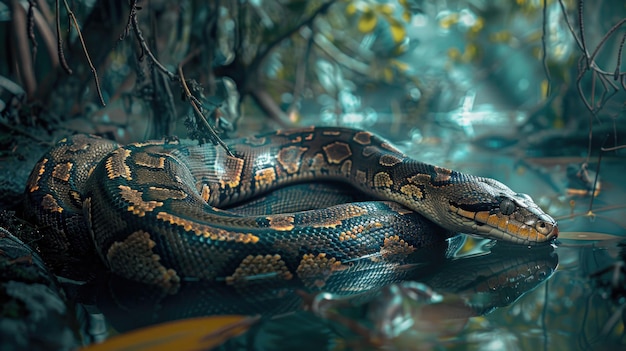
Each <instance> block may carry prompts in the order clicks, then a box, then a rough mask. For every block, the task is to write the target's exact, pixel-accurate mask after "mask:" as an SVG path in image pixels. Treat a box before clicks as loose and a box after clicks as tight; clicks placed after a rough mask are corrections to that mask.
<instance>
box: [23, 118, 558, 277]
mask: <svg viewBox="0 0 626 351" xmlns="http://www.w3.org/2000/svg"><path fill="white" fill-rule="evenodd" d="M228 146H229V148H230V150H231V151H232V154H233V155H232V156H231V155H228V154H227V153H226V151H224V150H223V149H221V148H219V147H215V146H213V145H200V146H197V145H196V146H183V145H178V144H177V143H170V142H164V141H150V142H145V143H136V144H130V145H127V146H123V147H119V146H118V145H117V144H115V143H113V142H111V141H106V140H103V139H99V138H95V137H88V136H84V135H80V136H75V137H73V138H70V139H66V140H63V141H61V142H60V143H59V145H58V146H56V147H55V148H54V149H52V150H51V151H50V152H49V153H48V154H46V155H45V156H44V157H43V158H42V159H41V160H40V161H39V163H38V164H37V166H36V167H35V169H34V170H33V173H32V174H31V177H30V179H29V182H28V185H27V189H26V194H27V197H28V200H29V203H30V206H31V207H32V208H33V210H34V211H35V213H36V214H37V217H38V219H39V221H40V222H41V223H42V224H44V225H49V226H51V227H52V228H53V229H54V233H55V234H54V235H53V239H51V240H52V242H53V246H57V248H58V249H59V251H67V252H70V254H72V255H77V256H81V255H83V256H85V257H86V256H88V255H91V253H92V252H93V250H90V248H91V247H92V246H93V244H95V249H96V252H97V253H98V255H99V256H100V258H101V259H102V261H104V262H105V264H106V265H107V266H108V267H109V268H110V269H111V270H112V271H113V272H115V273H118V274H120V275H122V276H123V277H126V278H129V279H133V280H137V281H141V282H147V283H151V284H158V285H162V286H164V287H170V286H172V285H173V284H176V283H177V282H178V281H179V280H180V279H181V277H183V278H189V279H200V280H209V281H210V280H216V279H224V280H225V281H226V282H228V283H237V282H240V281H244V280H245V279H247V277H250V276H255V275H263V274H273V275H276V276H278V277H280V278H283V279H292V278H294V277H297V278H300V279H304V278H306V277H307V276H308V277H311V276H320V275H324V274H328V273H329V272H332V271H334V270H340V269H345V268H346V267H347V266H349V263H350V262H353V261H355V260H358V259H363V258H365V259H367V260H372V261H383V262H385V261H388V262H399V261H401V260H402V259H404V258H405V257H406V256H407V255H409V254H410V253H411V252H413V251H414V250H416V248H418V247H420V246H422V244H423V242H424V241H425V240H430V239H429V235H430V236H432V235H433V234H432V233H431V232H441V233H443V234H442V235H445V233H447V232H448V231H452V232H464V233H470V234H478V235H481V236H485V237H490V238H495V239H502V240H506V241H511V242H515V243H519V244H524V245H534V244H537V243H542V242H546V241H549V240H550V239H552V238H554V237H556V236H557V234H558V229H557V227H556V223H555V221H554V220H553V219H552V218H551V217H550V216H548V215H547V214H545V213H543V212H542V211H541V210H540V209H539V207H538V206H537V205H536V204H534V203H533V202H532V200H531V199H530V198H529V197H528V196H527V195H523V194H517V193H515V192H513V191H512V190H511V189H509V188H508V187H507V186H505V185H503V184H502V183H500V182H498V181H495V180H493V179H489V178H481V177H475V176H471V175H467V174H463V173H460V172H456V171H453V170H449V169H446V168H442V167H437V166H432V165H428V164H425V163H422V162H418V161H416V160H413V159H411V158H409V157H407V156H405V155H404V154H403V153H402V152H400V151H398V150H397V149H396V148H394V147H393V146H391V145H390V144H389V143H388V142H386V141H385V140H383V139H381V138H379V137H377V136H375V135H373V134H371V133H369V132H365V131H359V130H352V129H344V128H313V127H311V128H305V129H299V130H290V131H279V132H276V133H272V134H267V135H263V136H258V137H250V138H246V139H240V140H234V141H231V142H229V143H228ZM96 165H97V166H96ZM319 181H339V182H345V183H348V184H350V185H351V186H353V187H355V188H356V189H358V190H360V191H361V192H363V193H366V194H369V195H370V196H372V197H374V198H378V199H381V200H389V201H386V202H385V201H371V202H355V203H345V204H339V205H335V206H331V207H328V208H321V209H315V210H310V211H302V212H293V213H275V214H272V213H270V214H265V215H260V214H252V215H250V214H241V213H236V212H233V211H226V210H223V209H224V208H227V207H228V206H231V205H234V204H237V203H240V202H243V201H247V200H249V199H251V198H253V197H255V196H258V195H260V194H263V193H266V192H269V191H271V190H274V189H277V188H279V187H282V186H284V185H289V184H292V183H299V182H319ZM310 196H311V197H315V196H316V194H315V193H311V194H310ZM308 202H309V201H306V199H303V201H302V203H303V204H304V205H303V206H302V207H298V206H295V207H293V208H292V209H294V210H306V209H307V208H306V206H308V205H307V203H308ZM420 215H423V216H424V217H426V218H428V219H429V220H430V221H432V222H434V223H436V224H437V225H433V224H432V223H430V222H428V221H424V220H423V219H422V217H421V216H420ZM439 226H441V227H442V228H444V229H441V228H439ZM85 233H90V234H91V237H89V236H86V235H85ZM92 242H93V244H92Z"/></svg>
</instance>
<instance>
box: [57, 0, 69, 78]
mask: <svg viewBox="0 0 626 351" xmlns="http://www.w3.org/2000/svg"><path fill="white" fill-rule="evenodd" d="M54 6H55V10H56V14H55V19H56V30H57V54H58V55H59V62H60V63H61V67H63V70H65V72H66V73H67V74H70V75H71V74H72V69H71V68H70V66H69V65H68V64H67V60H66V59H65V53H64V52H63V37H62V36H61V14H60V13H59V11H60V10H61V9H60V6H59V0H55V1H54Z"/></svg>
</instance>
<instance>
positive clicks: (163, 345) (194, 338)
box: [81, 316, 259, 351]
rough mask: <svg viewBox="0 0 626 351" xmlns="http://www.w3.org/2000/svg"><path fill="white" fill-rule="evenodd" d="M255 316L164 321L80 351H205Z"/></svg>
mask: <svg viewBox="0 0 626 351" xmlns="http://www.w3.org/2000/svg"><path fill="white" fill-rule="evenodd" d="M258 320H259V318H258V317H246V316H212V317H200V318H190V319H184V320H180V321H174V322H167V323H163V324H158V325H155V326H151V327H146V328H142V329H138V330H134V331H131V332H128V333H125V334H122V335H118V336H114V337H112V338H110V339H108V340H106V341H104V342H102V343H100V344H93V345H89V346H87V347H85V348H83V349H81V351H101V350H102V351H104V350H135V351H140V350H150V351H155V350H164V351H165V350H179V351H182V350H209V349H212V348H214V347H216V346H219V345H221V344H222V343H224V342H225V341H227V340H229V339H231V338H233V337H235V336H237V335H239V334H241V333H243V332H245V331H246V330H248V328H250V326H252V325H253V324H254V323H256V322H257V321H258Z"/></svg>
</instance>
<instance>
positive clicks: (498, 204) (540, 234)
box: [449, 178, 559, 245]
mask: <svg viewBox="0 0 626 351" xmlns="http://www.w3.org/2000/svg"><path fill="white" fill-rule="evenodd" d="M475 184H476V185H475V187H477V188H476V189H472V191H469V192H466V194H468V193H470V194H474V195H473V196H470V198H465V199H454V200H451V201H450V203H449V205H450V207H449V211H450V212H449V213H450V214H452V215H453V216H455V217H456V218H455V219H454V221H455V222H456V223H458V224H460V225H461V226H462V227H463V228H464V229H462V230H461V231H465V232H467V228H472V230H471V231H470V232H469V233H468V234H478V235H481V236H484V237H489V238H493V239H500V240H505V241H509V242H513V243H517V244H522V245H536V244H540V243H545V242H549V241H552V240H553V239H555V238H556V237H557V236H558V233H559V229H558V227H557V223H556V221H555V220H554V219H553V218H552V217H550V216H549V215H548V214H546V213H545V212H543V211H542V210H541V208H539V206H538V205H537V204H536V203H535V202H534V201H533V200H532V199H531V197H530V196H528V195H526V194H521V193H516V192H514V191H513V190H511V189H510V188H509V187H507V186H506V185H504V184H502V183H500V182H498V181H496V180H494V179H490V178H477V182H475ZM471 197H474V198H471Z"/></svg>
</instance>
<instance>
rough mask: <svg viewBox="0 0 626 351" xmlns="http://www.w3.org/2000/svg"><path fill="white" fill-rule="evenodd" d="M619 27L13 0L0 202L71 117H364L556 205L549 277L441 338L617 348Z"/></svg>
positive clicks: (605, 5)
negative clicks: (555, 260) (557, 233)
mask: <svg viewBox="0 0 626 351" xmlns="http://www.w3.org/2000/svg"><path fill="white" fill-rule="evenodd" d="M625 41H626V2H624V1H620V0H600V1H583V0H580V1H576V0H516V1H482V0H466V1H463V0H458V1H454V0H448V1H434V0H433V1H429V0H415V1H411V0H388V1H386V0H354V1H349V0H325V1H323V0H311V1H303V0H240V1H227V0H212V1H192V0H189V1H168V0H151V1H134V0H124V1H115V0H113V1H89V0H88V1H78V0H64V1H60V0H56V1H52V0H48V1H45V0H29V1H23V0H22V1H21V0H3V1H0V47H1V48H2V50H0V145H1V147H0V172H1V177H0V188H1V189H2V191H3V196H2V199H1V200H0V203H2V206H3V209H8V210H16V209H18V204H19V202H20V199H21V196H22V193H23V189H24V185H25V183H26V178H27V177H28V174H29V173H30V171H31V170H32V167H33V165H34V163H35V162H36V161H37V159H38V158H39V157H40V156H41V155H42V154H43V152H44V151H45V150H46V149H48V148H49V147H50V146H51V145H53V144H54V143H55V142H56V141H58V140H59V139H61V138H62V137H64V136H67V135H72V134H76V133H92V134H97V135H101V136H104V137H107V138H110V139H114V140H117V141H119V142H121V143H128V142H134V141H139V140H146V139H160V138H163V137H170V136H178V137H180V138H188V139H193V140H197V141H198V142H200V143H207V142H208V143H215V144H219V143H220V140H221V139H223V138H230V137H236V136H247V135H251V134H254V133H257V132H260V131H269V130H275V129H279V128H288V127H292V126H301V125H342V126H351V127H357V128H362V129H366V130H369V131H372V132H376V133H379V134H381V135H382V136H384V137H386V138H388V139H390V140H392V141H393V142H394V143H396V144H397V145H398V146H399V147H401V148H402V149H403V151H406V152H407V153H408V154H409V155H411V156H414V157H415V158H418V159H420V160H422V161H425V162H429V163H434V164H439V165H444V166H446V167H450V168H454V169H458V170H461V171H466V172H470V173H474V174H478V175H484V176H490V177H494V178H497V179H499V180H502V181H503V182H504V183H506V184H507V185H509V186H511V187H512V188H514V189H519V190H520V191H521V192H526V193H529V194H530V195H532V196H533V198H534V199H535V201H536V202H538V203H539V204H540V205H541V206H542V207H543V208H544V209H545V210H546V212H548V213H550V214H552V215H553V216H554V217H556V218H557V219H558V220H559V226H560V229H561V232H562V235H561V238H562V246H560V247H559V248H558V249H557V250H558V251H557V252H558V254H559V262H560V263H559V268H558V270H557V271H556V273H555V274H554V275H553V276H552V277H551V279H550V280H549V281H548V282H547V283H545V286H543V287H542V288H540V289H537V290H535V291H533V292H532V293H530V294H528V295H526V296H524V298H523V300H520V301H518V302H517V303H516V304H515V305H513V306H512V307H511V308H508V309H499V310H496V311H495V312H492V313H491V314H490V315H489V318H485V317H477V318H473V319H471V320H470V322H469V323H468V324H467V325H466V327H465V329H464V330H465V331H463V332H459V333H460V334H459V335H460V336H457V337H456V339H449V340H452V341H447V342H448V344H446V343H443V344H441V341H437V342H436V343H434V344H429V345H431V346H432V345H435V346H432V347H434V348H436V347H441V346H442V345H444V346H445V347H452V348H454V347H457V348H459V349H463V348H464V347H466V346H467V345H468V343H469V344H470V345H472V347H475V348H476V349H494V350H495V349H500V348H506V349H510V350H514V349H531V348H537V347H539V348H543V349H572V348H578V349H589V348H594V349H599V348H602V347H617V348H619V347H624V343H625V338H624V321H625V320H626V309H625V308H624V306H625V305H626V303H625V301H626V300H625V299H626V286H625V285H626V283H625V279H624V274H625V268H624V256H626V254H625V253H624V250H623V246H621V244H620V239H621V238H624V237H625V236H626V210H625V205H624V201H625V200H624V199H625V198H626V197H625V195H626V185H624V176H623V174H624V173H625V172H626V162H625V160H624V157H626V154H625V152H626V151H625V149H626V146H625V145H626V124H625V123H624V118H626V63H624V62H623V61H624V60H623V59H624V55H625V54H624V53H623V48H624V44H625ZM474 245H477V244H474ZM478 246H480V245H478ZM466 249H467V250H471V249H472V248H471V247H470V248H466ZM548 334H549V337H548V336H547V335H548ZM555 345H560V346H559V347H557V346H555ZM616 345H617V346H616Z"/></svg>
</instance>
